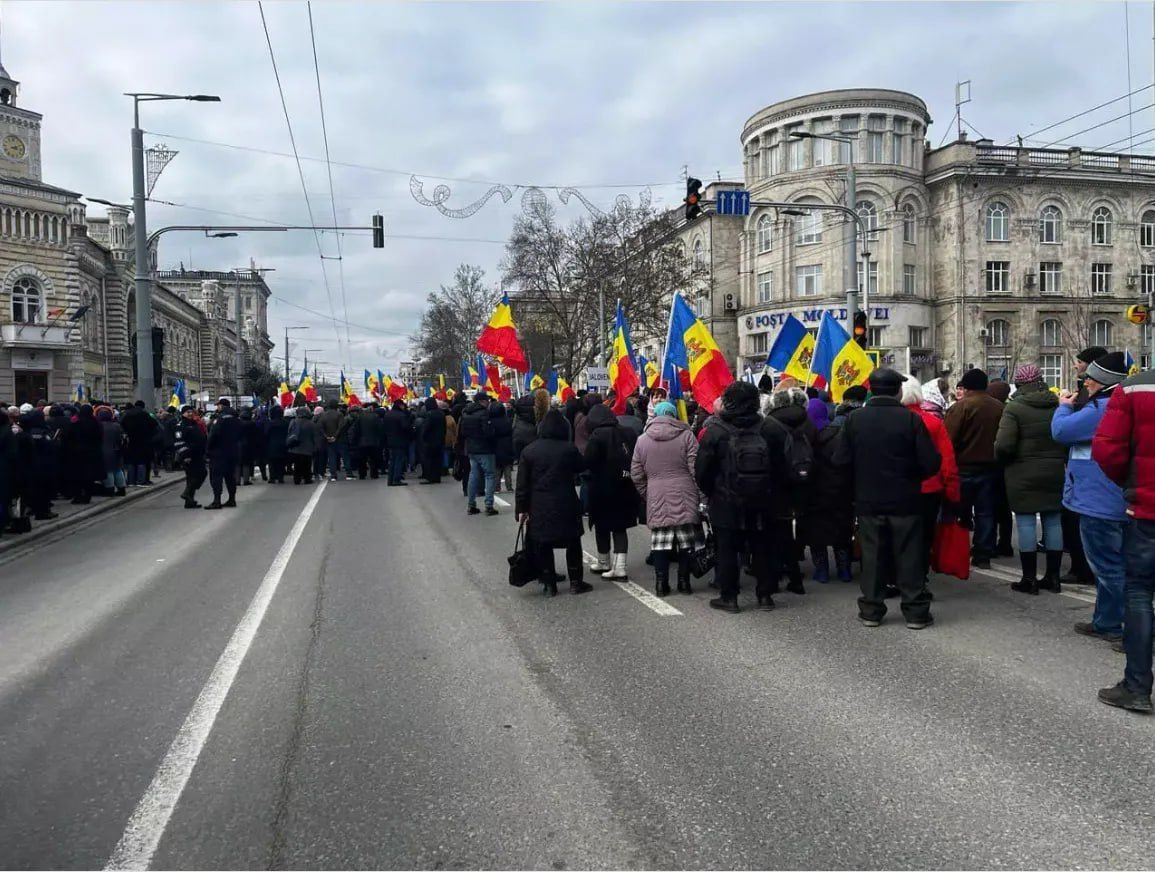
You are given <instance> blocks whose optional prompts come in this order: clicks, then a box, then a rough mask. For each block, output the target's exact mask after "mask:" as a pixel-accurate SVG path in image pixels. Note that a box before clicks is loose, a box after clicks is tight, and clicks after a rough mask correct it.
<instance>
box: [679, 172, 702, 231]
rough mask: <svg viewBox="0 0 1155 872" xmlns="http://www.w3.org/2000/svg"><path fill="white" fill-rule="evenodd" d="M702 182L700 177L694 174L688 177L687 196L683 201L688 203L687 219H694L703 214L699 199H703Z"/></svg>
mask: <svg viewBox="0 0 1155 872" xmlns="http://www.w3.org/2000/svg"><path fill="white" fill-rule="evenodd" d="M701 191H702V182H701V180H700V179H695V178H693V177H692V176H691V177H690V178H688V179H686V198H685V199H684V200H683V201H682V202H684V203H685V204H686V220H687V221H693V220H694V219H695V218H697V217H698V216H699V215H701V214H702V206H701V205H700V203H699V201H700V200H701V199H702V194H701Z"/></svg>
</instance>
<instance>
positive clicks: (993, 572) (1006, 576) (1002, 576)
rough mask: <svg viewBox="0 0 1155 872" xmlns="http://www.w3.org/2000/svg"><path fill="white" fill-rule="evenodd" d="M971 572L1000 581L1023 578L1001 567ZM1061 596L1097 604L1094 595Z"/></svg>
mask: <svg viewBox="0 0 1155 872" xmlns="http://www.w3.org/2000/svg"><path fill="white" fill-rule="evenodd" d="M971 571H972V572H977V573H978V574H979V575H986V576H989V577H991V578H997V579H998V580H999V581H1019V580H1020V579H1021V576H1019V575H1016V574H1015V573H1013V572H1009V571H1007V570H1004V569H1003V568H1002V567H999V568H998V569H995V568H994V567H993V566H992V567H991V568H990V569H975V568H974V567H971ZM1059 595H1060V596H1065V597H1070V598H1071V599H1076V600H1080V601H1082V602H1085V603H1091V604H1092V605H1094V603H1095V597H1094V596H1093V595H1091V594H1086V593H1082V592H1081V591H1074V590H1061V591H1059Z"/></svg>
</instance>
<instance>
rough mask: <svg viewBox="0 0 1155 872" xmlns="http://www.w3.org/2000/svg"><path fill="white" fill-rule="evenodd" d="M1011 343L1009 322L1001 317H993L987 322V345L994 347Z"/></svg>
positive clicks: (1001, 346) (1004, 346) (1002, 346)
mask: <svg viewBox="0 0 1155 872" xmlns="http://www.w3.org/2000/svg"><path fill="white" fill-rule="evenodd" d="M1010 344H1011V322H1010V321H1007V320H1005V319H1003V318H995V319H994V320H993V321H988V322H987V345H993V346H995V347H996V348H1006V347H1007V346H1008V345H1010Z"/></svg>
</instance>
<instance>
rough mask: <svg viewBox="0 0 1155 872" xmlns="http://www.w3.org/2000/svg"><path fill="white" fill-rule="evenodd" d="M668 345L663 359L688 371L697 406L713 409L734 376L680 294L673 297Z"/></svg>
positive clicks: (704, 328)
mask: <svg viewBox="0 0 1155 872" xmlns="http://www.w3.org/2000/svg"><path fill="white" fill-rule="evenodd" d="M667 346H668V350H667V352H666V359H667V360H668V361H671V362H672V363H673V364H674V365H675V366H679V367H683V368H685V369H687V370H689V373H690V390H692V391H693V392H694V399H695V400H697V401H698V405H700V406H701V407H702V408H704V409H707V410H713V408H714V400H716V399H717V398H718V397H720V396H721V395H722V391H724V390H726V386H727V385H729V384H730V382H732V381H734V376H733V375H731V374H730V367H729V365H728V364H727V363H726V358H725V357H723V356H722V350H721V349H720V348H718V343H717V342H715V341H714V337H713V336H711V335H710V331H709V330H707V329H706V325H705V324H703V323H702V321H701V319H699V318H698V316H697V315H695V314H694V310H693V309H691V308H690V306H689V304H688V303H687V302H686V301H685V300H683V299H682V295H681V294H674V302H673V312H672V313H671V317H670V340H669V342H668V343H667Z"/></svg>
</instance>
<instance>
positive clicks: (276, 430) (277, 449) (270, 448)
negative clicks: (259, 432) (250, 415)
mask: <svg viewBox="0 0 1155 872" xmlns="http://www.w3.org/2000/svg"><path fill="white" fill-rule="evenodd" d="M278 411H280V410H278ZM288 438H289V422H288V421H287V420H285V416H284V414H283V413H282V414H280V415H277V416H276V417H274V416H272V415H270V416H269V423H268V426H267V427H266V428H265V457H266V458H268V459H269V460H284V459H285V458H286V457H287V456H288V455H289V449H288V448H287V447H286V446H285V440H286V439H288Z"/></svg>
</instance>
